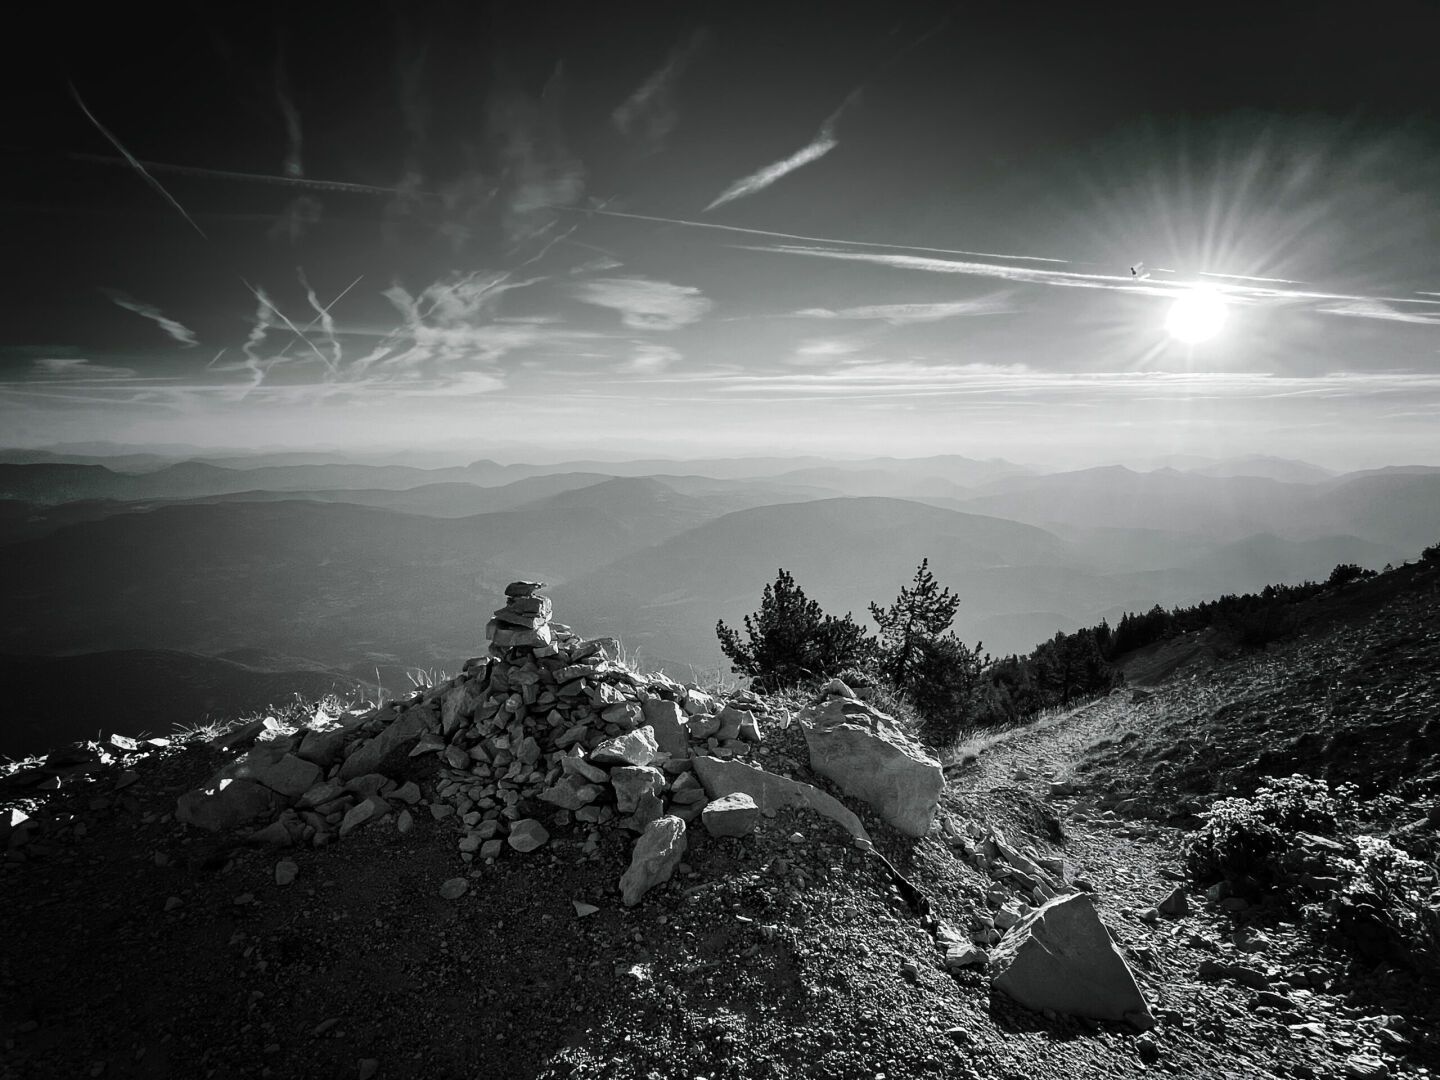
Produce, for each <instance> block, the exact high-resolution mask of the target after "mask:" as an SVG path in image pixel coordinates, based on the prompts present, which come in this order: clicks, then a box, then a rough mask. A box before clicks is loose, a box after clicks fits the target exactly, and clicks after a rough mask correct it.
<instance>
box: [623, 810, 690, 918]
mask: <svg viewBox="0 0 1440 1080" xmlns="http://www.w3.org/2000/svg"><path fill="white" fill-rule="evenodd" d="M685 848H686V839H685V822H684V821H682V820H681V819H680V818H678V817H675V816H674V815H673V814H667V815H666V816H665V817H662V818H658V819H656V820H655V821H652V822H651V823H650V824H649V825H647V826H645V831H644V832H643V833H641V834H640V839H639V840H637V841H636V842H635V852H634V854H633V855H632V856H631V857H630V868H629V869H628V870H626V871H625V873H624V874H623V875H622V876H621V878H620V899H621V900H623V901H624V902H625V906H626V907H634V906H635V905H636V904H638V903H639V902H640V899H641V898H642V897H643V896H644V895H645V894H646V893H647V892H649V891H650V890H651V889H653V888H654V887H655V886H656V885H659V884H661V883H663V882H666V881H669V880H670V877H671V875H673V874H674V873H675V868H676V867H677V866H679V865H680V859H681V857H682V856H683V855H684V854H685Z"/></svg>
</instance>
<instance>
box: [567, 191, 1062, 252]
mask: <svg viewBox="0 0 1440 1080" xmlns="http://www.w3.org/2000/svg"><path fill="white" fill-rule="evenodd" d="M550 209H552V210H568V211H570V212H572V213H576V214H599V215H600V216H601V217H613V218H627V219H629V220H631V221H653V222H656V223H657V224H660V225H683V226H685V227H687V228H691V229H719V230H720V231H721V232H733V233H745V234H746V235H749V236H773V237H776V238H778V239H781V240H804V241H806V242H808V243H812V244H845V245H847V246H851V247H872V248H887V249H889V250H892V251H928V252H931V253H932V254H935V255H969V256H971V257H974V258H981V259H1021V260H1024V261H1025V262H1043V263H1069V262H1070V261H1071V260H1069V259H1049V258H1046V257H1044V256H1042V255H998V254H996V253H995V252H992V251H956V250H952V249H951V248H932V247H921V246H919V245H918V244H883V243H878V242H875V241H867V240H836V239H835V238H833V237H824V236H800V235H798V234H797V233H783V232H774V231H773V230H770V229H747V228H745V227H743V226H741V225H721V224H719V223H717V222H714V221H689V220H687V219H685V218H670V217H658V216H656V215H654V214H627V213H625V212H624V211H622V210H601V209H598V208H587V207H584V206H561V205H559V204H558V203H552V204H550Z"/></svg>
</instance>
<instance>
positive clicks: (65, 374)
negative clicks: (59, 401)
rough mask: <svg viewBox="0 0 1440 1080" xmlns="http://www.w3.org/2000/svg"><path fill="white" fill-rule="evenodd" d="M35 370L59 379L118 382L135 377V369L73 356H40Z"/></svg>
mask: <svg viewBox="0 0 1440 1080" xmlns="http://www.w3.org/2000/svg"><path fill="white" fill-rule="evenodd" d="M35 370H36V371H37V372H39V373H40V374H42V375H47V376H50V377H51V378H59V379H102V380H118V379H131V378H134V377H135V369H134V368H127V367H112V366H111V365H109V364H97V363H95V362H94V361H91V360H86V359H83V358H81V357H74V356H42V357H40V358H39V359H37V360H36V361H35Z"/></svg>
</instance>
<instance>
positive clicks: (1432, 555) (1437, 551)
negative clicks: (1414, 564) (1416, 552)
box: [1420, 544, 1440, 562]
mask: <svg viewBox="0 0 1440 1080" xmlns="http://www.w3.org/2000/svg"><path fill="white" fill-rule="evenodd" d="M1420 558H1421V559H1422V560H1423V561H1424V562H1440V544H1431V545H1430V546H1429V547H1427V548H1426V549H1425V550H1424V551H1422V552H1421V553H1420Z"/></svg>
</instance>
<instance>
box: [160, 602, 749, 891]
mask: <svg viewBox="0 0 1440 1080" xmlns="http://www.w3.org/2000/svg"><path fill="white" fill-rule="evenodd" d="M542 588H544V585H543V584H542V583H540V582H536V581H517V582H514V583H512V584H511V585H509V586H508V587H507V588H506V590H505V595H506V603H505V606H504V607H503V608H501V609H499V610H498V611H496V612H495V613H494V617H493V618H492V619H491V620H490V622H489V624H488V626H487V627H486V632H487V635H488V637H489V640H490V647H489V651H488V654H487V655H486V656H483V657H476V658H474V659H472V660H469V661H467V662H466V663H465V666H464V669H463V670H462V671H461V673H460V674H459V675H457V676H456V677H455V678H453V679H450V680H448V681H446V682H443V683H440V684H438V685H436V686H433V687H428V688H425V689H423V690H420V691H417V692H416V693H415V694H414V695H412V696H411V697H410V698H409V699H408V700H406V701H404V702H400V703H396V704H391V705H387V706H384V707H382V708H380V709H376V710H373V711H371V712H369V713H366V714H361V715H358V716H350V717H344V718H342V720H341V723H340V725H339V726H337V727H335V728H332V729H331V730H329V731H326V732H313V731H312V732H308V733H304V734H303V736H295V737H286V738H284V739H280V740H275V741H273V742H270V743H264V744H260V745H257V746H256V748H255V749H254V750H252V751H251V752H250V753H249V754H248V755H246V756H245V757H244V758H241V759H240V760H239V761H237V762H234V763H232V765H230V766H227V768H226V770H222V774H221V776H222V777H224V778H226V779H229V780H231V781H232V782H231V783H229V784H226V785H218V784H217V785H215V786H214V787H213V788H211V789H210V790H203V789H202V790H201V791H197V792H192V793H190V795H189V796H186V797H184V799H182V803H184V804H186V805H185V807H184V809H183V810H182V813H181V815H180V816H181V817H182V820H190V821H192V822H193V823H195V824H200V825H203V826H205V827H208V828H217V829H218V828H225V827H233V826H234V825H236V824H239V823H240V822H241V821H245V820H253V819H255V818H256V817H264V818H268V819H270V821H271V824H270V825H269V826H267V827H265V828H262V829H260V830H257V831H256V832H255V833H254V834H252V839H254V840H255V841H256V842H260V843H274V844H294V843H311V844H314V845H316V846H320V845H323V844H327V843H329V842H331V841H332V840H334V839H338V838H339V837H341V836H343V835H345V834H346V833H348V832H350V831H352V830H353V829H354V828H358V827H360V826H362V825H371V824H373V823H375V822H378V821H384V820H387V819H388V818H389V817H390V816H391V813H392V811H397V810H399V809H400V804H402V803H405V804H408V803H410V802H411V801H412V800H413V799H414V787H415V786H414V785H413V784H409V785H404V786H403V788H402V787H401V786H400V785H397V784H395V783H394V782H393V781H391V780H387V776H388V775H390V774H396V773H403V772H404V771H405V768H406V766H405V762H406V760H407V759H408V758H415V757H420V756H423V755H427V754H434V755H436V756H438V757H439V758H440V761H441V767H440V769H439V771H438V772H437V773H436V774H435V776H434V778H433V784H434V788H433V791H434V794H433V798H430V799H429V800H427V801H426V805H425V806H424V809H427V810H428V813H429V814H430V815H431V817H432V818H434V819H435V820H437V821H440V820H454V821H456V822H457V823H458V824H459V825H460V826H461V828H462V833H461V836H460V837H459V838H458V841H457V846H458V848H459V852H460V857H461V859H463V860H464V861H465V862H467V863H468V862H473V861H475V860H492V859H495V858H497V857H499V856H501V855H502V854H503V853H504V852H505V850H506V849H507V848H508V849H510V850H512V851H516V852H522V853H523V852H530V851H534V850H536V849H538V848H541V847H543V846H544V845H545V844H546V843H548V842H549V839H550V831H551V830H552V829H569V830H574V829H579V830H581V831H583V832H584V833H586V834H587V835H586V836H585V840H584V844H583V850H585V851H587V852H591V851H594V850H595V849H596V848H597V847H598V844H599V831H598V830H600V829H601V828H602V827H621V828H625V829H628V830H630V831H632V832H635V833H639V834H642V836H644V837H646V838H647V839H646V841H645V843H644V844H643V845H640V846H637V853H636V863H635V864H634V865H632V868H631V872H630V873H629V874H627V878H628V881H627V883H626V884H625V886H624V887H623V888H622V892H623V893H624V895H625V899H626V902H627V903H634V902H638V900H639V897H640V895H641V894H643V892H644V890H645V888H648V887H650V885H653V884H654V883H655V882H656V881H658V880H664V878H665V877H667V876H668V874H669V872H670V870H667V869H666V867H667V866H669V867H670V869H671V870H673V864H674V863H676V862H678V852H679V851H683V849H684V827H685V825H686V824H687V823H689V822H693V821H694V820H696V819H697V818H698V817H699V816H700V814H701V811H702V810H703V809H704V807H705V804H706V803H707V801H708V797H707V795H706V789H705V786H704V785H703V784H702V783H701V781H700V780H699V778H698V777H697V775H696V772H695V767H694V765H693V759H694V758H695V757H699V756H704V757H713V758H718V759H743V758H747V757H750V756H751V755H752V754H753V753H754V751H755V747H756V744H758V743H759V742H760V740H761V718H762V717H763V716H764V713H765V707H764V704H763V702H762V700H761V699H760V698H759V697H757V696H755V695H753V694H750V693H748V692H745V691H741V692H739V693H737V694H733V695H731V696H730V699H729V700H728V701H720V700H718V699H716V698H714V697H712V696H711V695H709V694H706V693H705V692H704V691H702V690H701V689H700V688H699V687H698V686H696V685H694V684H693V683H692V684H685V685H682V684H680V683H677V682H675V681H673V680H671V679H669V678H667V677H665V676H664V675H658V674H652V675H646V676H642V675H639V674H637V673H635V672H633V671H631V670H630V669H629V668H628V667H626V666H625V665H623V664H621V663H618V662H617V659H616V658H617V657H618V653H619V649H618V644H617V643H616V642H615V641H614V640H613V639H609V638H602V639H598V640H590V641H587V640H584V639H583V638H581V637H579V636H578V635H576V634H575V633H573V632H572V631H571V630H570V628H569V627H567V626H564V625H563V624H560V623H556V622H552V621H551V615H552V609H551V602H550V600H549V598H548V597H545V596H542V595H540V590H541V589H542ZM242 778H243V781H244V782H243V783H241V782H240V781H241V780H242ZM217 779H219V777H217ZM427 786H428V785H427ZM222 788H223V790H222ZM232 790H233V794H234V795H237V796H238V795H240V794H243V795H244V796H246V798H245V799H240V798H238V797H230V796H227V794H226V793H227V792H232ZM402 792H403V794H402ZM227 799H228V801H227ZM222 807H224V808H225V812H220V811H221V809H222ZM421 809H422V807H421V806H418V805H417V806H416V810H417V811H419V810H421ZM277 814H278V818H277ZM712 816H714V815H712ZM667 818H675V819H678V821H668V822H666V823H664V824H660V823H661V822H662V819H667ZM734 828H735V826H734V823H733V821H732V822H731V824H730V826H729V830H733V829H734ZM672 856H673V857H672ZM642 864H643V865H642ZM646 867H648V868H649V869H644V868H646ZM657 875H663V876H657Z"/></svg>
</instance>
